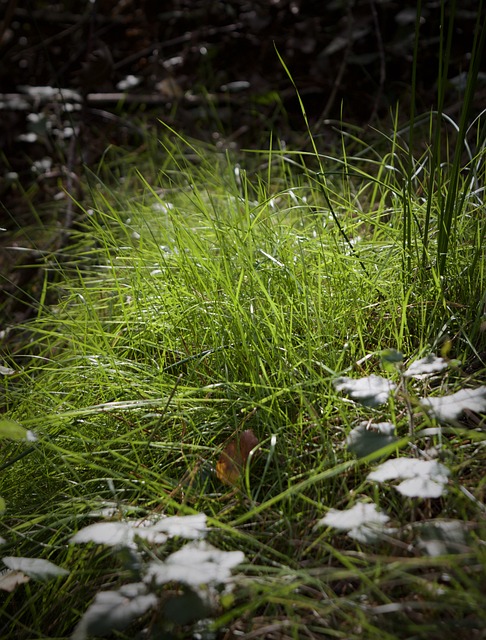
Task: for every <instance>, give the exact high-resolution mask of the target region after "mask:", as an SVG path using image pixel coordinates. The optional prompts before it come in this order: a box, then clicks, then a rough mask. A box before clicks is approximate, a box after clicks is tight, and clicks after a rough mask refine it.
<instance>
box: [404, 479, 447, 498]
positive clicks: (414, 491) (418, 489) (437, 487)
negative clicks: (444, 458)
mask: <svg viewBox="0 0 486 640" xmlns="http://www.w3.org/2000/svg"><path fill="white" fill-rule="evenodd" d="M395 489H396V490H397V491H399V492H400V493H401V494H402V495H403V496H407V497H408V498H440V496H441V495H442V494H443V493H444V489H445V483H442V482H438V481H437V480H436V479H435V478H429V477H423V476H417V477H416V478H409V479H408V480H403V482H400V484H397V486H396V487H395Z"/></svg>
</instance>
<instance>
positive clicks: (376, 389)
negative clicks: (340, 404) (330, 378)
mask: <svg viewBox="0 0 486 640" xmlns="http://www.w3.org/2000/svg"><path fill="white" fill-rule="evenodd" d="M333 384H334V387H335V389H336V391H342V392H344V393H347V394H348V395H349V396H350V398H352V399H353V400H356V401H357V402H360V403H361V404H363V405H365V406H366V407H376V406H378V405H380V404H383V403H385V402H386V401H387V400H388V396H389V395H390V393H391V392H392V391H393V390H394V389H396V385H395V384H394V383H393V382H392V381H391V380H388V379H387V378H382V377H381V376H377V375H374V374H372V375H370V376H367V377H366V378H347V377H346V376H342V377H340V378H336V380H334V383H333Z"/></svg>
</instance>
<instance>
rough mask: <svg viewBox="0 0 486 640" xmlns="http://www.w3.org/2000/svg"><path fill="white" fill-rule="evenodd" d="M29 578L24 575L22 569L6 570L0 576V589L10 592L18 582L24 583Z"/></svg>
mask: <svg viewBox="0 0 486 640" xmlns="http://www.w3.org/2000/svg"><path fill="white" fill-rule="evenodd" d="M29 580H30V578H29V576H26V575H25V573H22V571H7V572H6V573H4V574H3V575H1V576H0V589H1V590H2V591H8V592H9V593H11V592H12V591H13V590H14V589H15V588H16V587H18V586H19V584H24V583H25V582H29Z"/></svg>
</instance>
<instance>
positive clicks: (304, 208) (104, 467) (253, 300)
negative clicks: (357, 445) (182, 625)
mask: <svg viewBox="0 0 486 640" xmlns="http://www.w3.org/2000/svg"><path fill="white" fill-rule="evenodd" d="M415 135H417V132H416V134H415ZM348 144H349V145H350V146H351V147H352V149H351V150H349V151H348V146H347V145H348ZM374 145H375V146H372V145H371V143H367V142H365V141H363V140H358V138H357V137H354V139H351V140H349V141H348V140H347V138H346V137H344V138H343V148H342V150H341V151H342V153H341V154H340V155H339V156H333V155H327V156H326V155H324V154H321V153H320V151H319V150H318V149H317V147H316V150H315V151H316V152H317V155H316V153H315V152H314V153H313V152H310V153H309V154H304V153H293V152H291V151H284V150H282V149H280V148H278V149H271V150H268V149H267V150H262V151H259V152H252V153H251V154H250V153H249V154H248V155H244V154H242V155H241V157H239V158H238V161H237V162H236V160H235V159H234V158H232V157H230V155H229V154H225V153H222V152H217V151H215V150H213V149H209V148H205V147H203V146H200V145H198V144H197V143H190V142H187V141H184V140H183V139H181V138H180V136H178V135H176V134H174V132H170V131H169V132H168V133H167V137H166V138H164V140H163V141H162V143H161V144H160V146H159V148H157V149H153V150H152V152H151V155H150V156H148V157H146V158H140V159H139V163H138V166H133V158H131V159H130V165H128V164H126V163H125V162H124V159H123V158H124V157H123V154H122V153H121V154H120V155H119V156H117V155H116V153H115V155H114V157H110V156H109V155H107V156H106V157H105V159H104V164H103V165H102V166H101V167H100V168H99V172H98V175H97V176H95V175H93V176H91V178H90V180H89V193H90V195H89V198H88V200H87V202H86V203H83V214H82V216H81V222H80V224H79V226H78V228H77V230H76V231H75V232H73V234H72V236H71V241H70V245H69V247H68V248H67V249H66V250H65V251H64V252H63V254H62V255H55V254H53V256H52V258H51V260H50V261H49V263H48V268H49V269H50V270H53V271H55V272H56V273H57V274H58V277H57V278H56V282H57V283H58V284H56V285H55V286H56V293H57V302H56V303H55V304H53V305H49V306H39V310H38V314H37V317H36V318H35V319H34V320H32V321H30V322H29V323H27V324H26V326H23V327H15V326H13V327H9V331H10V332H11V335H15V334H16V333H17V332H23V340H21V341H17V340H15V341H14V342H13V344H15V345H17V344H22V345H23V346H22V347H21V348H18V347H17V346H16V348H15V351H13V352H11V353H6V354H5V358H4V364H5V365H8V366H9V367H11V368H12V369H14V370H15V372H16V373H14V374H13V375H7V376H4V381H3V382H4V398H5V409H6V411H7V412H8V415H9V417H11V418H14V419H16V420H18V421H19V422H21V423H22V425H24V426H25V427H26V428H28V429H31V430H33V431H34V432H35V433H36V434H37V435H38V437H39V440H38V442H36V443H35V444H33V445H32V448H31V449H28V450H27V447H28V446H29V445H26V444H12V445H11V446H8V447H7V448H5V450H4V451H5V458H4V462H3V467H2V471H1V473H2V487H1V494H2V496H3V497H4V498H5V499H6V501H7V512H6V514H5V516H4V519H3V524H4V530H5V532H4V537H5V538H6V539H7V544H6V545H5V547H4V555H20V556H22V555H23V556H29V557H43V558H46V559H50V560H52V561H53V562H56V563H57V564H59V565H61V566H64V567H65V568H68V569H69V570H70V571H71V575H70V577H69V578H68V579H66V580H64V581H62V580H59V581H57V582H56V583H54V586H53V583H48V584H46V585H40V586H39V584H38V583H29V584H27V585H26V586H25V587H20V588H18V589H17V590H16V591H15V592H14V593H13V594H7V595H6V596H5V600H6V605H5V611H6V612H7V613H6V618H5V622H4V621H2V625H3V626H2V633H5V632H6V629H12V628H15V634H16V637H19V638H23V637H26V638H27V637H29V638H32V637H46V636H48V637H67V636H69V634H70V633H71V632H72V629H73V627H74V625H75V624H76V621H77V619H78V618H79V616H80V615H81V614H82V613H83V612H84V611H85V610H86V608H87V606H88V604H89V602H90V601H91V599H92V598H93V597H94V595H95V594H96V592H97V591H99V590H100V589H105V590H106V589H107V588H110V587H114V586H116V585H120V584H121V583H122V582H123V580H124V579H126V578H127V576H128V575H129V573H130V572H129V569H127V567H126V565H124V564H123V562H124V561H123V558H120V557H119V556H117V555H116V554H114V553H109V552H107V551H106V550H105V549H104V548H101V547H93V548H91V549H90V548H88V549H83V548H80V547H73V546H72V545H69V544H68V540H69V538H70V536H71V535H72V534H73V532H74V531H76V530H77V529H78V528H79V527H81V526H84V525H85V524H88V523H89V522H91V521H92V520H93V516H90V515H89V514H90V512H92V511H93V510H94V509H100V508H101V507H103V506H106V505H111V506H113V505H114V506H115V507H116V508H117V509H118V511H119V516H118V517H119V518H124V517H125V514H126V511H125V510H126V509H128V508H129V509H132V510H134V512H135V513H136V514H138V515H139V516H140V517H142V516H149V515H150V514H152V513H153V512H154V511H161V512H162V513H165V514H167V515H174V514H179V515H184V514H191V513H197V512H204V513H205V514H206V515H207V516H208V517H209V518H210V524H211V525H212V527H213V532H212V533H211V540H212V541H213V542H214V544H216V545H217V546H218V547H219V548H221V549H227V550H231V549H241V550H242V551H244V553H245V556H246V561H247V564H246V565H245V567H244V569H243V570H242V572H241V573H242V574H243V577H242V578H241V581H240V584H239V587H238V589H237V590H236V591H235V594H234V597H235V600H234V601H233V602H232V604H231V606H228V607H227V608H226V609H225V608H224V607H223V608H222V609H221V610H220V611H218V612H216V613H215V614H214V619H215V623H214V624H215V626H216V628H221V629H227V628H229V627H233V628H234V629H236V630H238V629H240V630H241V631H248V630H250V629H253V630H258V629H260V628H261V629H262V631H261V634H264V633H270V632H272V633H273V632H277V631H279V632H281V633H282V634H283V635H282V637H285V638H287V637H288V638H292V637H299V638H307V637H309V638H313V637H327V636H331V637H337V638H347V639H350V638H358V637H369V638H388V637H389V638H395V637H404V638H405V637H413V634H414V633H416V634H419V635H420V634H421V633H422V632H424V630H427V632H428V633H429V636H430V637H442V635H441V633H442V632H443V631H444V629H447V630H450V629H451V628H452V626H451V625H453V624H455V623H459V621H461V624H463V625H466V626H467V624H470V625H471V628H472V629H473V630H474V629H476V628H478V625H480V624H481V622H484V619H481V616H483V615H484V614H483V612H482V609H481V607H480V602H481V592H482V589H483V588H484V586H485V574H484V567H485V563H484V548H483V546H482V543H481V542H480V541H481V537H482V536H483V537H484V535H483V534H484V524H483V525H482V529H481V526H480V525H479V519H480V515H481V514H483V515H484V480H483V478H482V475H481V473H482V472H481V464H484V447H483V440H482V439H481V432H480V431H477V430H475V429H473V428H472V427H469V430H468V432H467V437H466V436H465V435H464V433H463V432H461V430H457V429H453V428H451V429H450V430H445V431H444V432H443V433H442V432H439V431H437V430H436V431H431V435H428V436H426V437H425V439H423V440H421V441H420V443H419V446H420V447H423V448H424V449H426V450H427V451H429V450H432V449H433V447H438V450H439V451H440V455H441V456H442V457H443V458H444V459H445V460H446V461H447V462H448V464H449V465H450V466H451V468H452V469H453V471H454V472H457V474H456V475H455V476H454V477H455V479H454V481H453V485H452V486H451V488H450V490H449V493H448V494H446V495H445V496H443V497H442V498H440V499H437V500H411V499H405V498H404V497H403V496H400V495H398V494H397V492H396V491H395V490H394V489H393V488H392V487H391V486H390V487H382V486H380V487H376V486H373V485H371V484H370V483H369V482H368V481H367V480H366V475H367V473H368V472H369V470H370V465H369V464H368V462H367V461H366V460H365V461H360V460H357V459H355V458H354V456H352V455H351V454H350V453H349V452H348V451H347V450H346V443H345V440H346V435H347V434H348V433H349V431H350V429H351V428H353V427H355V426H356V425H357V424H359V422H360V421H361V420H367V419H370V420H371V419H373V420H374V421H375V422H376V421H377V420H379V419H380V418H381V419H392V421H393V422H394V423H395V424H396V428H397V434H398V435H399V436H400V437H404V438H405V437H407V436H408V434H409V430H410V421H412V422H413V424H414V425H415V428H416V429H417V431H418V430H420V429H422V428H427V427H431V426H433V425H432V423H431V421H430V419H429V418H427V417H426V416H424V415H423V414H421V413H417V415H416V416H413V415H411V414H407V412H406V411H403V410H402V408H400V407H398V408H397V407H395V405H394V403H393V401H390V405H389V406H385V409H384V410H383V411H379V410H377V409H373V410H371V409H364V408H363V407H361V406H359V405H356V404H355V403H351V402H350V401H349V400H347V399H343V398H341V397H338V395H337V394H336V392H335V391H334V388H333V386H332V380H333V379H334V378H335V377H336V375H341V374H345V375H352V376H359V375H366V374H369V373H373V372H374V373H380V359H379V357H378V356H377V355H375V356H373V354H377V353H378V352H380V351H381V350H382V349H386V348H389V347H391V348H394V349H398V350H401V351H402V352H403V353H404V354H405V356H406V357H407V358H408V357H410V356H415V355H417V354H418V355H424V354H427V353H430V352H437V353H439V352H440V351H441V349H442V352H443V354H444V355H445V356H448V357H454V358H458V359H459V363H458V367H457V368H456V369H451V371H450V372H449V373H447V374H446V376H445V377H443V378H441V380H442V383H441V384H442V385H443V389H448V388H451V389H454V390H456V389H457V388H460V387H461V386H463V385H470V384H471V383H475V384H477V381H478V380H479V381H481V376H483V378H484V362H481V360H480V359H478V354H480V353H481V352H482V350H484V327H482V324H481V323H482V322H484V316H483V314H484V302H485V299H484V291H485V286H484V282H485V277H484V276H485V274H484V243H483V242H482V240H483V239H484V229H485V223H484V216H481V215H480V209H481V207H482V190H481V186H480V185H482V184H484V175H483V173H484V162H483V158H482V157H481V155H484V150H483V149H482V148H480V149H478V151H477V155H476V156H475V157H474V159H473V164H474V167H475V168H476V181H475V182H474V183H471V182H470V181H469V180H468V179H467V178H464V182H463V183H461V190H462V191H461V193H464V189H466V187H467V188H468V189H469V191H468V192H467V193H466V195H465V196H464V197H463V201H462V214H461V216H460V217H458V219H457V220H456V221H455V225H454V230H453V236H452V237H451V242H450V244H449V246H448V253H447V265H448V269H447V274H446V276H445V274H444V273H441V270H440V269H439V267H438V265H437V264H436V263H435V262H434V258H433V256H434V255H435V253H434V252H435V251H436V248H437V242H438V237H440V229H439V226H438V220H439V217H438V211H439V210H440V206H441V202H442V199H443V197H444V195H445V194H444V193H442V190H444V189H445V190H446V189H447V186H448V184H449V183H448V180H447V167H445V168H444V174H443V175H442V176H441V177H440V182H439V183H438V184H439V186H440V193H439V192H438V193H436V192H435V191H429V188H430V182H429V180H428V177H429V176H430V172H431V169H430V165H429V156H428V153H427V150H423V151H422V152H421V155H420V156H419V157H418V158H417V160H416V161H414V162H416V164H415V165H414V173H413V175H412V176H410V173H409V167H407V164H406V161H407V159H408V157H409V156H408V150H407V148H406V142H405V138H403V137H402V135H401V134H400V132H399V131H397V129H396V127H395V128H393V129H391V130H390V132H389V134H387V135H385V136H383V137H382V138H381V139H380V140H378V142H376V138H375V141H374ZM387 145H388V148H387ZM154 154H156V155H154ZM113 174H116V175H117V176H123V181H122V182H120V181H119V180H117V181H113ZM468 185H469V186H468ZM461 197H462V196H461ZM429 205H430V212H429V213H428V209H427V207H428V206H429ZM425 224H426V225H427V235H426V242H424V238H425V235H424V233H423V231H424V225H425ZM407 225H408V226H407ZM451 233H452V232H451ZM404 238H405V241H404ZM424 252H425V253H426V256H427V259H426V260H425V261H424V258H423V256H424ZM471 265H474V272H472V271H471ZM59 275H60V277H59ZM472 364H474V367H475V373H474V374H473V373H471V372H472V371H473V369H472V368H471V365H472ZM434 380H436V379H434ZM431 390H432V389H431V388H430V387H429V386H428V383H426V382H424V383H421V385H420V384H417V385H416V387H415V391H416V393H417V395H418V396H420V395H425V394H427V393H429V392H430V391H431ZM248 428H251V429H252V430H253V432H254V433H255V435H256V436H257V438H258V439H259V441H260V443H259V445H258V447H257V449H256V450H255V452H254V455H253V457H252V462H251V465H250V466H249V468H248V469H247V470H246V473H245V474H244V475H243V476H242V478H241V482H240V483H238V484H237V486H228V485H225V484H223V483H222V482H220V480H219V479H218V478H217V475H216V473H215V466H216V463H217V460H218V458H219V455H220V453H221V450H222V448H223V447H224V446H225V443H227V442H228V440H230V439H231V438H232V437H234V436H235V435H236V434H238V433H239V432H241V431H243V430H244V429H248ZM474 434H476V435H474ZM413 446H415V443H412V446H411V448H410V451H413V450H414V449H413ZM24 454H27V455H24ZM461 487H462V488H464V489H465V491H463V490H462V489H461ZM363 497H366V498H369V499H372V500H374V501H375V502H376V504H377V505H378V506H379V507H380V509H382V510H383V511H385V512H386V513H388V514H389V515H390V517H391V518H392V520H393V523H394V525H395V526H396V527H397V529H398V530H399V531H400V535H397V536H396V537H393V536H391V537H390V539H387V540H383V541H381V542H380V544H379V545H378V546H376V547H370V546H367V545H360V544H359V543H357V542H355V541H353V540H351V539H349V538H347V537H346V536H345V535H344V534H343V533H339V532H336V531H333V530H331V529H328V528H320V529H316V528H315V525H316V523H317V521H318V520H319V519H320V518H322V516H324V515H325V513H326V512H327V511H328V509H329V508H335V509H346V508H347V507H348V506H351V505H352V504H354V503H355V502H356V500H358V499H360V498H363ZM435 517H441V518H454V519H456V518H459V519H461V520H463V521H464V522H465V523H467V526H468V527H470V529H471V531H472V541H470V542H469V543H468V545H467V548H466V549H464V550H462V551H463V552H460V553H458V554H455V555H453V554H451V555H447V556H446V557H444V556H439V557H433V556H429V555H427V554H425V553H424V552H423V550H420V549H419V548H418V547H417V545H416V544H415V542H414V540H415V534H414V529H413V527H414V526H415V524H416V523H420V522H421V521H425V520H430V519H432V518H435ZM61 598H62V599H63V602H64V606H63V609H62V610H60V608H59V601H60V600H61ZM68 610H69V611H70V612H71V613H69V614H67V613H66V611H68ZM13 612H15V613H13ZM145 623H148V622H147V620H146V621H145ZM142 626H143V625H142ZM142 626H140V628H142ZM265 629H268V631H264V630H265ZM431 629H437V633H436V631H430V630H431ZM174 633H175V632H174ZM183 633H187V629H186V630H185V631H184V630H182V631H181V634H183ZM256 633H259V632H258V631H256ZM434 633H436V635H434ZM120 637H128V635H127V636H123V635H121V636H120ZM131 637H133V635H132V636H131ZM176 637H177V636H176ZM180 637H184V636H183V635H181V636H180ZM186 637H187V636H186ZM255 637H263V635H259V636H255Z"/></svg>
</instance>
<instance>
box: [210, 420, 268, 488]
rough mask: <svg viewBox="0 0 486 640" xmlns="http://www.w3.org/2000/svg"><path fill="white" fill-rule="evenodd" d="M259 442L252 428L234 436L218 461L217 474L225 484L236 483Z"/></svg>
mask: <svg viewBox="0 0 486 640" xmlns="http://www.w3.org/2000/svg"><path fill="white" fill-rule="evenodd" d="M257 444H258V438H257V437H256V435H255V434H254V433H253V431H252V430H251V429H247V430H246V431H243V433H241V434H240V435H239V436H237V437H236V438H233V440H231V442H229V444H228V445H226V447H225V449H224V450H223V452H222V453H221V455H220V457H219V460H218V462H217V463H216V475H217V476H218V478H219V479H220V480H221V482H224V483H225V484H236V483H237V482H238V480H239V478H240V476H241V473H242V471H243V469H244V467H245V465H246V463H247V462H248V456H249V455H250V452H251V450H252V449H254V448H255V447H256V446H257Z"/></svg>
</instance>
